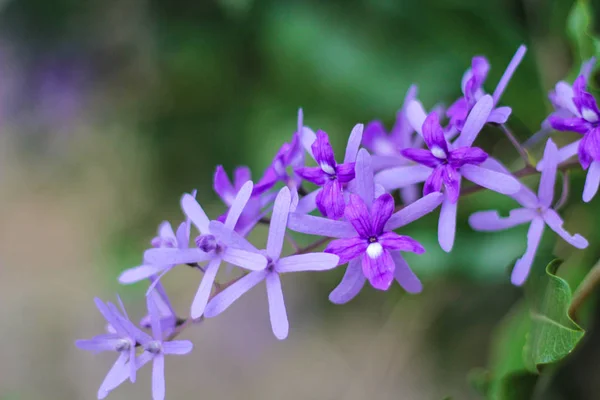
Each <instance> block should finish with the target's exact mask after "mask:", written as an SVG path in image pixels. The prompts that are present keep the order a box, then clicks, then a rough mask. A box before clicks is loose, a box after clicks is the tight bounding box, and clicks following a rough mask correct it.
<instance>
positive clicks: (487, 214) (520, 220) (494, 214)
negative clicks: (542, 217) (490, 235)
mask: <svg viewBox="0 0 600 400" xmlns="http://www.w3.org/2000/svg"><path fill="white" fill-rule="evenodd" d="M536 215H537V213H536V212H535V211H534V210H531V209H529V208H517V209H514V210H510V213H509V214H508V217H502V216H500V214H498V211H495V210H494V211H492V210H490V211H479V212H476V213H473V214H471V216H470V217H469V225H471V228H473V229H475V230H476V231H487V232H492V231H501V230H504V229H508V228H512V227H515V226H517V225H521V224H524V223H526V222H529V221H531V220H532V219H534V218H535V217H536Z"/></svg>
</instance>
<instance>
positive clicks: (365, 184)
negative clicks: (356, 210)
mask: <svg viewBox="0 0 600 400" xmlns="http://www.w3.org/2000/svg"><path fill="white" fill-rule="evenodd" d="M355 170H356V183H355V185H356V194H357V195H359V196H360V197H361V198H362V199H363V201H364V202H365V203H371V202H372V201H373V197H374V196H375V188H374V181H373V166H372V163H371V156H370V155H369V152H368V151H367V150H365V149H361V150H360V151H359V152H358V156H357V157H356V167H355Z"/></svg>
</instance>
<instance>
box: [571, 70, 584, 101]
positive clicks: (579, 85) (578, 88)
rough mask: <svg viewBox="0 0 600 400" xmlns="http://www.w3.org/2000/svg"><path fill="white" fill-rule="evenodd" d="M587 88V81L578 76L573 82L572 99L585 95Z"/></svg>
mask: <svg viewBox="0 0 600 400" xmlns="http://www.w3.org/2000/svg"><path fill="white" fill-rule="evenodd" d="M586 86H587V80H586V78H585V76H583V75H579V76H578V77H577V79H575V81H574V82H573V98H574V99H575V98H578V97H581V96H583V94H584V93H586V91H585V88H586Z"/></svg>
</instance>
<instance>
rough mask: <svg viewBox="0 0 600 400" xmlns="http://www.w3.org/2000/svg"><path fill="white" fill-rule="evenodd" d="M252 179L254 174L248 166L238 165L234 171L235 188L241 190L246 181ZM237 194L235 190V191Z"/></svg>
mask: <svg viewBox="0 0 600 400" xmlns="http://www.w3.org/2000/svg"><path fill="white" fill-rule="evenodd" d="M250 180H252V174H251V172H250V168H248V167H237V168H236V169H235V171H233V184H234V188H235V190H239V189H240V188H241V187H242V185H244V183H246V182H248V181H250ZM233 194H234V195H235V192H234V193H233Z"/></svg>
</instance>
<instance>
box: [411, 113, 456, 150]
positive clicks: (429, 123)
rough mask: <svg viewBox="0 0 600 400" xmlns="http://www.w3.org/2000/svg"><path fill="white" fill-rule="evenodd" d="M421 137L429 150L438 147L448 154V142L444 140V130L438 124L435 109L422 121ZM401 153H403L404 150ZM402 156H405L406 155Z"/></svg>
mask: <svg viewBox="0 0 600 400" xmlns="http://www.w3.org/2000/svg"><path fill="white" fill-rule="evenodd" d="M423 139H425V144H427V147H429V149H430V150H432V151H433V149H434V148H439V149H441V150H443V151H444V153H445V154H448V142H446V137H445V136H444V130H443V129H442V127H441V125H440V117H439V116H438V114H437V113H436V112H435V111H434V112H432V113H430V114H429V115H428V116H427V118H425V121H424V122H423ZM402 154H403V155H404V152H403V153H402ZM404 156H405V157H406V155H404Z"/></svg>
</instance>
